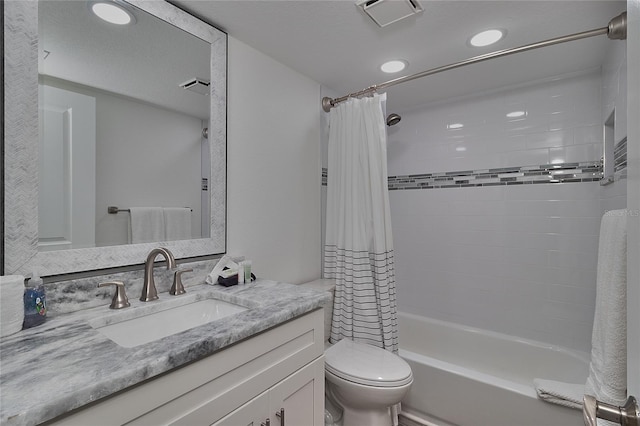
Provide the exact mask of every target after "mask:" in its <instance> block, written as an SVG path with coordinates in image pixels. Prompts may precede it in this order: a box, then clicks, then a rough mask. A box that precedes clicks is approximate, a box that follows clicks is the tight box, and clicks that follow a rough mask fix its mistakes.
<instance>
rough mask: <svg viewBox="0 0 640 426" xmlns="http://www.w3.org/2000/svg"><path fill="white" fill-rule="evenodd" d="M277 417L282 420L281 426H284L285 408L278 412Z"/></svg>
mask: <svg viewBox="0 0 640 426" xmlns="http://www.w3.org/2000/svg"><path fill="white" fill-rule="evenodd" d="M276 417H277V418H279V419H280V426H284V408H281V409H280V411H276Z"/></svg>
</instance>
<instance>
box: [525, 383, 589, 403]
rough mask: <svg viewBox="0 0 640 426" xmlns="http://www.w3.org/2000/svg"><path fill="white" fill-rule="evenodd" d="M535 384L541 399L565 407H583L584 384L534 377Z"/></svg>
mask: <svg viewBox="0 0 640 426" xmlns="http://www.w3.org/2000/svg"><path fill="white" fill-rule="evenodd" d="M533 384H534V386H535V387H536V392H537V393H538V396H539V397H540V399H543V400H545V401H547V402H551V403H554V404H558V405H564V406H565V407H570V408H577V409H582V397H583V396H584V385H582V384H573V383H564V382H557V381H555V380H545V379H533Z"/></svg>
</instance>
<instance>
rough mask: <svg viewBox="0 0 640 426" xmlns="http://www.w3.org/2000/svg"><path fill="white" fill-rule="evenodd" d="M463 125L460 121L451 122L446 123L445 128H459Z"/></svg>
mask: <svg viewBox="0 0 640 426" xmlns="http://www.w3.org/2000/svg"><path fill="white" fill-rule="evenodd" d="M463 127H464V124H462V123H452V124H447V129H454V130H455V129H461V128H463Z"/></svg>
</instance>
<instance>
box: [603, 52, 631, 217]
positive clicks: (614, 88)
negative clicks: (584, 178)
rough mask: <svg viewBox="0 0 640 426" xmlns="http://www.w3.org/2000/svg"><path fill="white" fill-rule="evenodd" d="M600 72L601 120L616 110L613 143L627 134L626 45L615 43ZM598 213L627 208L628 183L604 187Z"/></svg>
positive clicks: (615, 183) (621, 182) (623, 181)
mask: <svg viewBox="0 0 640 426" xmlns="http://www.w3.org/2000/svg"><path fill="white" fill-rule="evenodd" d="M604 64H605V65H604V66H603V69H602V104H603V108H602V119H603V120H606V119H607V118H608V117H609V115H610V114H611V112H612V111H613V110H614V108H615V111H616V116H615V125H614V140H615V141H616V142H618V141H620V140H621V139H622V138H623V137H625V136H626V135H627V57H626V44H625V43H615V44H613V46H612V49H610V50H608V53H607V57H606V59H605V61H604ZM600 201H601V213H604V212H605V211H607V210H615V209H623V208H626V206H627V180H626V179H623V180H619V181H616V182H614V183H613V184H611V185H607V186H603V187H602V190H601V195H600Z"/></svg>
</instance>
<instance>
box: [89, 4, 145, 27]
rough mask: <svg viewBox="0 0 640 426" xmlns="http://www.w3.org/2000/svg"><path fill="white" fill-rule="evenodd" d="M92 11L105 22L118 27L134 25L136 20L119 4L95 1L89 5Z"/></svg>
mask: <svg viewBox="0 0 640 426" xmlns="http://www.w3.org/2000/svg"><path fill="white" fill-rule="evenodd" d="M89 6H90V8H91V11H92V12H93V13H94V14H95V15H96V16H97V17H98V18H100V19H102V20H103V21H106V22H109V23H110V24H116V25H127V24H134V23H135V22H136V18H135V17H134V16H133V14H132V13H131V12H130V11H129V10H127V9H126V8H125V7H124V6H123V5H121V4H120V3H119V2H113V1H94V2H91V3H89Z"/></svg>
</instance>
